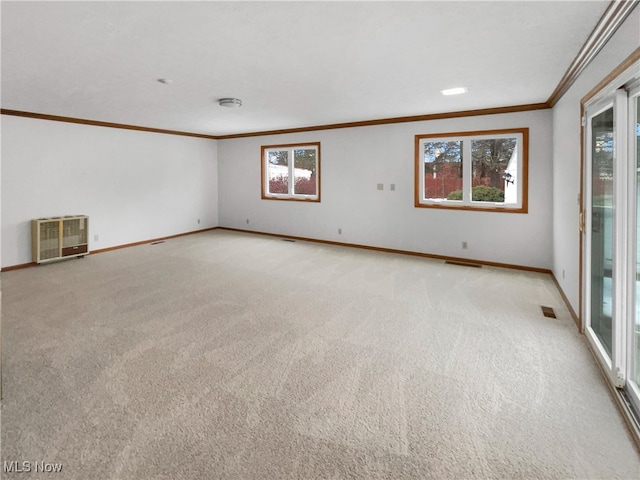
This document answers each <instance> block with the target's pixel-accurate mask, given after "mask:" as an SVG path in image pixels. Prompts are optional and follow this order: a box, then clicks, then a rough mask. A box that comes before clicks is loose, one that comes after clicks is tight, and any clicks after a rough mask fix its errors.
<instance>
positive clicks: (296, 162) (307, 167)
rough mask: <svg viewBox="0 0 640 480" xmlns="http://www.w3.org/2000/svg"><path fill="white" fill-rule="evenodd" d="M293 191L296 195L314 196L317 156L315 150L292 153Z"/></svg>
mask: <svg viewBox="0 0 640 480" xmlns="http://www.w3.org/2000/svg"><path fill="white" fill-rule="evenodd" d="M293 166H294V170H293V177H294V181H295V183H294V186H293V190H294V192H293V193H295V194H297V195H316V192H317V188H316V187H317V172H316V170H317V155H316V150H315V148H310V149H303V148H301V149H296V150H294V151H293Z"/></svg>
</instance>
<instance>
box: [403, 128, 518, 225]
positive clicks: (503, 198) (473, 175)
mask: <svg viewBox="0 0 640 480" xmlns="http://www.w3.org/2000/svg"><path fill="white" fill-rule="evenodd" d="M528 133H529V131H528V129H527V128H522V129H512V130H492V131H482V132H462V133H445V134H428V135H416V137H415V148H416V153H415V155H416V158H415V162H416V165H415V168H416V178H415V181H416V185H415V206H416V207H427V208H428V207H432V208H453V209H456V208H457V209H465V210H466V209H474V210H485V211H509V212H518V213H526V211H527V163H528V152H527V149H528Z"/></svg>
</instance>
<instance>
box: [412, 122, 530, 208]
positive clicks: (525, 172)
mask: <svg viewBox="0 0 640 480" xmlns="http://www.w3.org/2000/svg"><path fill="white" fill-rule="evenodd" d="M510 133H513V134H519V135H522V170H521V177H522V204H521V205H520V207H516V208H512V207H506V206H505V207H503V206H493V207H487V206H475V205H454V204H450V203H446V204H442V203H437V204H436V203H433V204H425V203H421V202H420V196H421V190H422V186H421V185H420V169H421V168H422V159H421V152H420V142H421V141H422V140H424V139H425V138H441V139H446V138H456V137H479V136H487V135H504V134H510ZM414 148H415V162H414V177H415V178H414V206H415V207H416V208H435V209H440V210H467V211H474V212H494V213H528V211H529V203H528V200H529V128H528V127H527V128H505V129H499V130H476V131H470V132H448V133H428V134H422V135H416V136H415V147H414Z"/></svg>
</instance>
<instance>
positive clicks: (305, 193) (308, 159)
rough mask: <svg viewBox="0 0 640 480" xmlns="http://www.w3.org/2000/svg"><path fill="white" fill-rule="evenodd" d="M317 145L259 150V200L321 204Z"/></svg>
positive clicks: (279, 146)
mask: <svg viewBox="0 0 640 480" xmlns="http://www.w3.org/2000/svg"><path fill="white" fill-rule="evenodd" d="M319 174H320V144H319V143H310V144H301V145H272V146H263V147H262V198H263V199H278V200H312V201H320V175H319Z"/></svg>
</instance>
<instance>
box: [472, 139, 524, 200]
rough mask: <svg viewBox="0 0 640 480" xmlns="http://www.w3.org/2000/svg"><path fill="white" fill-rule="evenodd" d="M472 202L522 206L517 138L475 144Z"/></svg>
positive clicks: (473, 147) (473, 143) (483, 140)
mask: <svg viewBox="0 0 640 480" xmlns="http://www.w3.org/2000/svg"><path fill="white" fill-rule="evenodd" d="M471 170H472V171H471V200H473V201H474V202H493V203H495V202H498V203H517V202H518V185H517V183H518V178H517V177H518V149H517V140H516V139H515V138H487V139H482V140H472V141H471Z"/></svg>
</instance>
